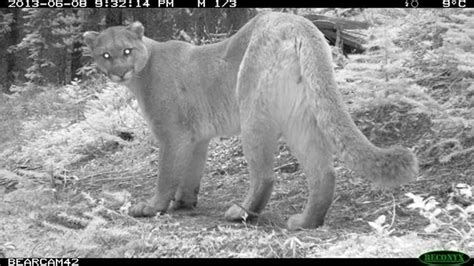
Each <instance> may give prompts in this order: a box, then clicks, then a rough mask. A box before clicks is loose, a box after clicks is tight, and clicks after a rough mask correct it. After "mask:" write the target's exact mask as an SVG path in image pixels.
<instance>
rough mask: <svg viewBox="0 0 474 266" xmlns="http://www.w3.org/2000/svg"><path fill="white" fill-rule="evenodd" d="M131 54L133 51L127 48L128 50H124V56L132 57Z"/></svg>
mask: <svg viewBox="0 0 474 266" xmlns="http://www.w3.org/2000/svg"><path fill="white" fill-rule="evenodd" d="M131 53H132V49H130V48H127V49H125V50H123V54H124V55H130V54H131Z"/></svg>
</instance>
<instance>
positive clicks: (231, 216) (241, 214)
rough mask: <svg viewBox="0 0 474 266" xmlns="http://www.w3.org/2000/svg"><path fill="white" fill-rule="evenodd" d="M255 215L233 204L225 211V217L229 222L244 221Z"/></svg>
mask: <svg viewBox="0 0 474 266" xmlns="http://www.w3.org/2000/svg"><path fill="white" fill-rule="evenodd" d="M255 216H256V215H252V214H249V213H248V212H247V211H246V210H244V209H243V208H242V207H240V206H238V205H236V204H234V205H232V206H231V207H230V208H229V209H228V210H227V211H226V212H225V215H224V217H225V219H226V220H227V221H230V222H236V221H244V220H247V219H249V218H252V217H255Z"/></svg>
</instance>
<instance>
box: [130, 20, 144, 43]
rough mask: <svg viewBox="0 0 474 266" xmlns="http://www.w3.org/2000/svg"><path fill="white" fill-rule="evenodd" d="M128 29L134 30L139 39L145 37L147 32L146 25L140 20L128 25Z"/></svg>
mask: <svg viewBox="0 0 474 266" xmlns="http://www.w3.org/2000/svg"><path fill="white" fill-rule="evenodd" d="M127 29H129V30H131V31H133V32H134V33H135V34H136V35H137V36H138V38H139V39H141V38H142V37H143V32H145V27H143V25H142V23H140V22H139V21H135V22H133V23H132V24H130V25H128V27H127Z"/></svg>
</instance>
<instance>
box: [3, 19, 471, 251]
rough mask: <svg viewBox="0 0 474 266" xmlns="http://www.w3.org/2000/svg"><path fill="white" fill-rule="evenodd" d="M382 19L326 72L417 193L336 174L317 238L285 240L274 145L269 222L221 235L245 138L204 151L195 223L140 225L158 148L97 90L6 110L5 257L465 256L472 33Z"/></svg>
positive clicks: (288, 204)
mask: <svg viewBox="0 0 474 266" xmlns="http://www.w3.org/2000/svg"><path fill="white" fill-rule="evenodd" d="M390 12H392V13H390V14H386V13H384V15H383V16H382V15H381V14H378V13H377V14H378V16H375V15H373V16H374V21H373V23H375V24H377V27H375V28H374V29H372V31H371V32H369V33H367V34H369V35H370V36H375V39H377V40H378V41H372V42H370V43H369V44H368V46H369V47H370V49H368V51H367V52H366V53H364V54H361V55H350V56H349V58H343V57H339V58H338V59H336V63H337V65H338V66H337V67H336V75H337V79H338V83H339V86H340V90H341V92H342V94H343V97H344V100H345V102H346V103H347V104H348V108H349V110H350V112H351V114H352V117H353V119H354V121H355V122H356V124H357V125H358V127H359V128H360V129H361V130H362V131H363V133H364V134H365V135H366V136H367V137H368V138H369V139H370V140H371V141H372V142H373V143H374V144H376V145H378V146H381V147H387V146H390V145H394V144H400V145H403V146H407V147H411V148H413V150H414V152H415V153H416V154H417V157H418V160H419V164H420V171H419V175H418V178H417V180H416V181H414V182H411V183H409V184H405V185H402V186H401V187H400V188H397V189H394V190H383V189H380V188H374V187H372V186H371V184H370V183H369V182H368V181H367V180H365V179H362V178H360V177H357V176H355V175H354V174H353V173H352V172H351V171H350V170H349V169H347V168H345V166H344V164H343V163H342V162H340V161H338V160H337V159H335V167H336V174H337V185H336V191H335V194H334V201H333V204H332V206H331V208H330V209H329V212H328V214H327V216H326V220H325V225H324V226H322V227H320V228H317V229H313V230H299V231H289V230H287V229H286V221H287V219H288V217H289V216H291V215H293V214H296V213H299V212H300V211H301V210H302V207H303V205H304V203H305V201H306V197H307V188H306V180H305V175H304V173H303V171H302V169H301V167H300V166H299V164H298V162H297V161H296V159H295V158H294V157H293V156H292V154H291V151H290V150H289V149H288V147H286V146H285V144H284V143H283V142H281V143H280V144H279V149H278V151H277V152H276V153H275V164H274V165H275V174H276V177H277V178H276V183H275V186H274V191H273V193H272V196H271V199H270V202H269V204H268V205H267V207H266V208H265V210H264V212H263V213H262V214H261V215H260V217H259V218H258V219H257V220H256V221H248V222H242V223H230V222H227V221H225V219H224V216H223V214H224V212H225V211H226V209H227V208H229V207H230V206H231V205H232V204H233V203H240V202H241V200H243V195H244V193H245V192H246V190H247V188H248V169H247V163H246V161H245V159H244V156H243V152H242V147H241V145H240V140H239V138H238V137H232V138H220V139H215V140H213V141H212V142H211V144H210V148H209V158H208V160H207V165H206V172H205V174H204V177H203V179H202V183H201V189H200V194H199V203H198V206H197V208H195V209H194V210H189V211H176V212H168V213H166V214H163V215H157V216H155V217H152V218H139V219H136V218H132V217H130V216H128V215H127V211H126V210H127V208H128V207H129V206H130V205H131V204H133V203H135V202H138V201H141V200H146V199H147V198H149V197H151V195H152V194H153V191H154V184H155V179H156V178H157V159H158V158H157V152H156V150H157V149H158V148H159V147H156V146H155V145H156V144H155V143H154V141H153V140H152V138H151V137H150V136H149V135H150V134H149V133H148V130H147V129H146V127H145V126H144V123H143V120H142V119H141V118H140V116H139V115H138V116H137V114H139V113H138V112H137V111H136V106H135V105H134V103H133V100H131V99H130V96H129V95H128V94H127V92H126V90H124V89H123V88H119V87H117V86H115V85H111V84H109V83H107V85H104V83H103V82H101V81H97V82H96V85H95V87H98V86H107V88H105V89H103V90H102V89H97V90H96V91H93V92H92V93H91V90H90V89H89V90H86V91H85V92H84V93H79V92H78V91H80V90H81V88H84V87H86V86H85V85H79V84H73V85H68V86H65V87H60V88H48V89H42V90H40V91H35V92H31V91H25V92H22V93H17V94H14V95H10V96H7V95H3V96H0V257H1V255H2V254H3V255H5V256H8V257H298V258H301V257H418V256H419V255H421V254H422V253H424V252H427V251H431V250H443V249H451V250H457V251H461V252H464V253H466V254H468V255H470V256H471V257H472V256H474V236H473V226H474V221H473V220H474V219H473V215H474V207H473V204H474V198H473V197H472V194H473V192H474V191H473V185H474V181H473V178H474V166H473V162H474V115H473V108H474V87H473V86H474V85H472V84H473V80H474V63H473V62H474V60H472V59H474V53H473V51H474V49H472V43H473V40H474V32H473V31H472V30H471V31H468V30H466V29H474V20H473V19H472V16H473V14H472V13H471V14H469V16H470V19H465V17H463V15H464V16H466V15H465V14H458V15H457V16H450V17H449V18H448V17H439V14H438V13H433V14H431V13H430V12H423V11H419V13H411V14H409V15H408V16H410V19H406V17H405V16H407V15H406V13H404V12H405V11H400V10H398V11H397V10H395V11H390ZM397 12H398V13H397ZM434 17H436V18H437V20H434V19H433V18H434ZM377 19H378V20H382V21H383V23H380V22H377ZM435 21H436V22H435ZM466 21H467V22H466ZM468 23H471V24H469V25H467V24H468ZM466 38H467V41H466ZM439 40H442V41H441V44H439ZM443 40H444V42H443ZM466 43H467V44H466ZM469 45H470V46H469ZM387 58H388V59H387ZM97 84H99V85H97ZM89 85H90V84H89ZM82 91H84V90H82ZM111 99H113V100H111ZM111 121H112V122H111ZM118 124H120V125H121V126H117V125H118ZM112 127H113V128H114V130H109V129H110V128H112ZM91 128H92V130H91ZM103 129H107V130H103ZM119 129H120V130H119ZM112 132H113V133H112ZM117 132H119V133H120V134H117ZM127 132H132V133H131V134H129V133H127ZM114 134H115V135H114Z"/></svg>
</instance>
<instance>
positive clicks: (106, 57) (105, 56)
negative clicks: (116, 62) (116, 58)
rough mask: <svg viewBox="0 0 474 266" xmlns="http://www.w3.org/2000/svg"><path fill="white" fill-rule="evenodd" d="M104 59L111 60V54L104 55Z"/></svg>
mask: <svg viewBox="0 0 474 266" xmlns="http://www.w3.org/2000/svg"><path fill="white" fill-rule="evenodd" d="M102 57H104V58H105V59H109V58H110V54H109V53H104V54H103V55H102Z"/></svg>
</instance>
